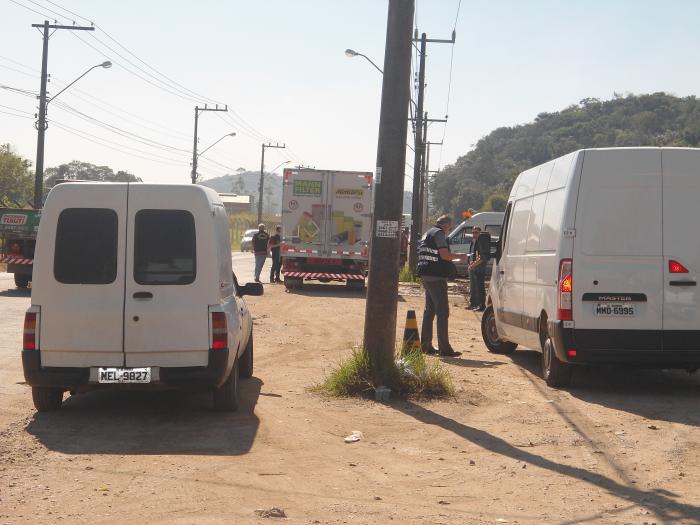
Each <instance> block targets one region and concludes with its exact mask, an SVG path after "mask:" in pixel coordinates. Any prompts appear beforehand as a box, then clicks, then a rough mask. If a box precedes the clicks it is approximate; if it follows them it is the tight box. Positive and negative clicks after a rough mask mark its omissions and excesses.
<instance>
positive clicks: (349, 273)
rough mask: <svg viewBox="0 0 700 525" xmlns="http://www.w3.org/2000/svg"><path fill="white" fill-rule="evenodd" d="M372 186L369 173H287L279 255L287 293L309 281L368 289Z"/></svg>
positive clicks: (286, 171) (294, 170)
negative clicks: (343, 284)
mask: <svg viewBox="0 0 700 525" xmlns="http://www.w3.org/2000/svg"><path fill="white" fill-rule="evenodd" d="M372 183H373V182H372V173H370V172H356V171H335V170H316V169H306V168H304V169H285V170H284V177H283V188H282V245H281V256H282V274H283V276H284V285H285V287H287V289H293V288H300V287H301V286H303V283H304V281H305V280H307V281H308V280H317V281H320V282H323V283H327V282H331V281H336V282H345V283H346V285H347V286H348V287H349V288H358V289H362V288H364V286H365V279H366V277H367V267H368V263H369V248H370V246H369V241H370V236H371V232H372V187H373V186H372Z"/></svg>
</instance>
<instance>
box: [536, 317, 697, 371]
mask: <svg viewBox="0 0 700 525" xmlns="http://www.w3.org/2000/svg"><path fill="white" fill-rule="evenodd" d="M547 326H548V329H549V333H550V334H551V336H552V339H553V340H554V349H555V352H556V354H557V357H558V358H559V360H560V361H564V362H566V363H572V364H625V365H632V366H639V367H649V368H698V367H700V330H694V331H692V332H687V333H686V336H687V341H688V343H689V344H688V345H684V346H683V347H682V348H679V347H678V345H677V344H674V345H673V347H671V348H667V349H666V348H665V347H664V340H665V337H666V340H667V341H668V334H666V336H665V334H664V331H663V330H581V329H578V330H577V329H575V328H564V327H563V325H562V321H549V322H548V323H547ZM693 342H697V344H696V345H694V344H693ZM666 346H669V345H668V342H667V345H666ZM570 350H575V351H576V355H570V354H569V351H570Z"/></svg>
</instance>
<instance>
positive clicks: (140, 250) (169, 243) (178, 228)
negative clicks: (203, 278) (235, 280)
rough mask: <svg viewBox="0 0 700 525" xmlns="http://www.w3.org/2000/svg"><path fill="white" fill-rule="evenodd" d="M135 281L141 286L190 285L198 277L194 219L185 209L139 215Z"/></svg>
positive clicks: (137, 221)
mask: <svg viewBox="0 0 700 525" xmlns="http://www.w3.org/2000/svg"><path fill="white" fill-rule="evenodd" d="M135 229H136V239H135V240H134V243H135V244H134V280H135V281H136V282H137V283H138V284H145V285H161V284H190V283H192V282H194V280H195V277H196V275H197V253H196V252H197V243H196V239H195V230H194V217H193V216H192V214H191V213H190V212H188V211H184V210H140V211H138V212H137V213H136V224H135Z"/></svg>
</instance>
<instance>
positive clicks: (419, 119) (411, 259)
mask: <svg viewBox="0 0 700 525" xmlns="http://www.w3.org/2000/svg"><path fill="white" fill-rule="evenodd" d="M455 38H456V33H455V31H452V39H451V40H444V39H431V38H428V37H427V36H426V34H425V33H423V34H422V35H421V37H420V39H419V38H418V31H416V34H415V35H414V38H413V41H414V42H420V61H419V69H418V100H417V102H416V122H415V131H416V133H415V140H416V143H415V149H414V151H415V157H414V160H413V198H412V200H411V223H412V225H411V242H410V245H409V252H408V265H409V268H411V271H415V268H416V263H417V262H418V240H419V233H421V232H419V231H418V230H419V228H422V226H423V220H422V213H421V211H422V204H421V201H420V198H421V186H422V185H423V178H422V170H421V166H422V165H423V156H424V155H425V138H424V134H423V127H424V123H425V122H445V121H446V119H445V120H434V119H433V120H429V119H427V117H424V115H423V102H424V98H425V48H426V44H427V43H428V42H432V43H438V44H454V43H455Z"/></svg>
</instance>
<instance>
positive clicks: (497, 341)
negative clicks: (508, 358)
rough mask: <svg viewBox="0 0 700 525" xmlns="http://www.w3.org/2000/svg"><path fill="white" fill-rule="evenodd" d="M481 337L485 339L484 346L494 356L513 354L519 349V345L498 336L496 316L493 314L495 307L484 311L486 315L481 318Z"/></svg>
mask: <svg viewBox="0 0 700 525" xmlns="http://www.w3.org/2000/svg"><path fill="white" fill-rule="evenodd" d="M481 337H482V338H483V339H484V344H486V348H488V350H489V352H491V353H492V354H512V353H513V352H515V349H516V348H517V347H518V345H517V344H515V343H511V342H510V341H504V340H503V339H501V338H500V336H499V335H498V330H497V329H496V315H495V314H494V312H493V306H489V307H488V308H486V310H484V315H483V316H482V317H481Z"/></svg>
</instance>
